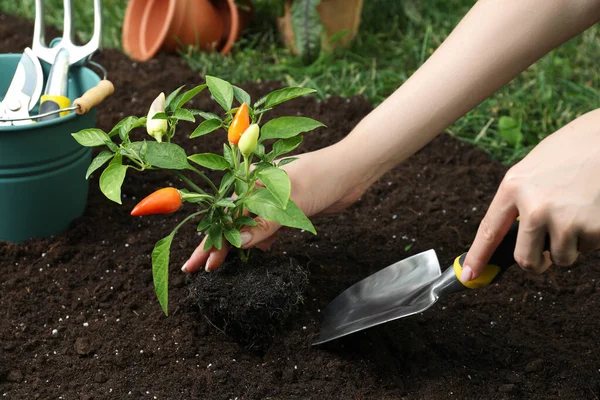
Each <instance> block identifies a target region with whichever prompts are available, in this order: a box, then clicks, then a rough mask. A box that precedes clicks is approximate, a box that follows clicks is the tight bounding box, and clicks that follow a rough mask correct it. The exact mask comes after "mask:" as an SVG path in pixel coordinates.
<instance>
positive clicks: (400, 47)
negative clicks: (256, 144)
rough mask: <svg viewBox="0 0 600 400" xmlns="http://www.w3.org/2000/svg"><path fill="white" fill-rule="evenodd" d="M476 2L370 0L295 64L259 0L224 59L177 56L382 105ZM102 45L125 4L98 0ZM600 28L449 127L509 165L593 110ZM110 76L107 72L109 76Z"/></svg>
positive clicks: (113, 37) (13, 8) (56, 3)
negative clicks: (343, 39) (328, 47)
mask: <svg viewBox="0 0 600 400" xmlns="http://www.w3.org/2000/svg"><path fill="white" fill-rule="evenodd" d="M474 2H475V1H474V0H369V1H366V2H365V5H364V9H363V13H362V21H361V27H360V31H359V34H358V36H357V38H356V40H355V41H354V43H353V45H352V46H351V47H350V48H348V49H343V50H338V51H336V52H334V53H333V54H324V55H322V56H321V57H320V58H319V59H318V60H317V61H316V62H315V63H313V64H311V65H309V66H305V65H302V64H301V63H300V62H299V61H298V60H297V59H296V58H295V57H293V56H292V55H291V54H290V52H289V51H288V50H287V49H285V48H284V47H283V46H282V44H281V42H280V39H279V35H278V32H277V29H276V27H275V19H274V15H273V14H272V13H271V9H272V7H270V6H269V4H268V0H257V1H256V3H257V4H256V7H257V8H256V13H255V18H254V20H253V21H252V24H251V26H250V27H249V28H248V29H247V30H246V31H245V33H244V36H243V38H242V39H241V40H240V41H239V42H238V43H237V45H236V47H235V48H234V50H233V51H232V53H231V54H230V55H228V56H221V55H219V54H214V53H213V54H207V53H200V52H195V51H193V50H191V49H190V50H189V51H186V52H184V53H182V54H181V56H182V57H184V58H185V59H186V61H187V62H188V63H189V65H190V67H191V68H193V69H196V70H198V71H199V72H200V73H201V74H206V73H209V74H213V75H217V76H220V77H222V78H223V79H227V80H230V81H232V82H236V83H244V82H248V81H259V80H272V79H275V80H280V81H282V82H284V83H285V84H288V85H302V86H307V87H313V88H315V89H317V90H318V95H319V96H321V97H327V96H329V95H341V96H353V95H363V96H365V97H366V98H367V99H368V100H369V101H370V102H372V104H373V105H377V104H379V103H380V102H381V101H382V100H383V99H385V98H386V97H387V96H388V95H389V94H391V93H392V92H393V91H394V90H395V89H397V88H398V87H399V86H400V85H401V84H402V83H403V82H404V81H405V80H406V79H407V78H408V77H409V76H410V75H411V74H412V73H413V72H414V71H415V70H416V69H417V68H418V67H419V66H420V65H421V64H422V63H423V62H424V61H425V60H426V59H427V57H428V56H429V55H431V54H432V53H433V51H434V50H435V48H437V46H439V45H440V44H441V43H442V41H443V40H444V39H445V38H446V37H447V36H448V34H449V33H450V32H451V31H452V29H453V28H454V26H456V24H457V23H458V22H459V21H460V19H461V18H462V17H463V16H464V15H465V13H466V12H467V11H468V10H469V8H470V7H471V6H472V5H473V4H474ZM103 5H104V8H103V15H104V43H103V44H104V47H115V48H120V36H121V26H122V21H123V16H124V13H125V8H126V5H127V2H126V1H124V0H104V1H103ZM74 8H75V9H74V15H75V19H76V28H77V29H78V32H79V33H80V36H81V38H82V39H83V40H85V39H87V38H89V35H90V34H91V31H92V24H93V7H92V1H91V0H85V1H84V0H77V1H76V2H74ZM45 11H46V23H47V24H53V25H56V26H59V27H60V26H62V1H61V0H45ZM0 12H5V13H9V14H15V15H20V16H24V17H26V18H29V19H33V17H34V14H35V0H21V1H19V2H16V1H14V0H0ZM598 60H600V30H599V28H598V26H595V27H592V28H591V29H589V30H588V31H586V32H585V33H584V34H582V35H580V36H579V37H577V38H574V39H572V40H571V41H569V42H568V43H566V44H564V45H563V46H561V47H560V48H558V49H556V50H555V51H553V52H551V53H550V54H548V55H547V56H545V57H543V58H542V59H541V60H540V61H538V62H537V63H535V64H534V65H533V66H531V67H530V68H529V69H527V70H526V71H525V72H524V73H522V74H521V75H520V76H519V77H517V78H516V79H515V80H514V81H513V82H511V83H510V84H508V85H507V86H506V87H504V88H503V89H501V90H500V91H498V92H497V93H496V94H495V95H493V96H492V97H490V98H489V99H487V100H486V101H485V102H483V103H482V104H481V105H479V106H478V107H476V108H475V109H473V110H472V111H470V112H469V113H468V114H467V115H465V116H464V117H463V118H461V119H460V120H459V121H457V122H456V123H455V124H453V125H452V126H451V127H450V128H449V129H448V133H450V134H452V135H454V136H456V137H459V138H461V139H463V140H466V141H468V142H470V143H473V144H475V145H477V146H479V147H482V148H483V149H485V150H486V151H487V152H489V154H490V155H491V156H492V157H493V158H495V159H497V160H501V161H503V162H506V163H512V162H514V161H516V160H518V159H520V158H521V157H523V156H524V155H525V154H526V153H527V152H528V151H529V150H530V149H531V148H532V147H533V146H535V145H536V144H537V143H538V142H539V141H540V140H541V139H543V138H544V137H545V136H547V135H549V134H551V133H552V132H554V131H555V130H557V129H559V128H560V127H562V126H563V125H565V124H566V123H568V122H569V121H571V120H573V119H574V118H576V117H577V116H579V115H581V114H583V113H585V112H587V111H590V110H592V109H595V108H598V107H600V91H599V90H598V88H599V87H600V68H598V62H597V61H598ZM109 73H110V71H109ZM502 117H512V118H513V119H514V120H517V121H519V133H520V137H522V140H514V136H513V135H511V134H510V133H511V132H513V133H514V130H513V131H510V132H507V131H506V130H501V129H500V128H499V121H500V120H501V118H502Z"/></svg>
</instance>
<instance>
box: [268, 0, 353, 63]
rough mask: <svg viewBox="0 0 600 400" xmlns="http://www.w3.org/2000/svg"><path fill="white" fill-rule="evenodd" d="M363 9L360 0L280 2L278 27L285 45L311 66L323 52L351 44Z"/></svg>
mask: <svg viewBox="0 0 600 400" xmlns="http://www.w3.org/2000/svg"><path fill="white" fill-rule="evenodd" d="M362 9H363V0H281V3H280V12H279V15H280V17H279V18H278V20H277V25H278V28H279V31H280V33H281V35H282V38H283V41H284V43H285V44H286V46H288V47H289V48H290V49H291V51H292V52H293V53H294V54H296V55H298V56H300V57H302V59H303V60H304V61H305V62H306V63H311V62H313V61H314V60H315V59H316V58H317V57H318V56H319V54H320V52H321V50H322V49H323V50H327V51H330V50H332V49H333V48H335V47H337V46H340V47H345V46H348V45H349V44H350V43H351V42H352V39H354V37H355V36H356V34H357V32H358V28H359V26H360V19H361V13H362Z"/></svg>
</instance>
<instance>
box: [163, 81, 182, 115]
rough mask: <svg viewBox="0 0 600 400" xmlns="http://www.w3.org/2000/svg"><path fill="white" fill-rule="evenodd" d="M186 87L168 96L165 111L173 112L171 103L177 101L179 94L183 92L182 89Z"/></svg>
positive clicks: (180, 87)
mask: <svg viewBox="0 0 600 400" xmlns="http://www.w3.org/2000/svg"><path fill="white" fill-rule="evenodd" d="M184 87H185V85H182V86H179V87H178V88H177V89H175V90H174V91H172V92H171V93H170V94H169V95H168V96H167V99H166V100H165V110H171V111H173V108H172V107H171V103H173V100H175V98H176V97H177V95H178V94H179V92H181V89H183V88H184ZM173 105H174V104H173Z"/></svg>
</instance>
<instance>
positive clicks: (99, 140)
mask: <svg viewBox="0 0 600 400" xmlns="http://www.w3.org/2000/svg"><path fill="white" fill-rule="evenodd" d="M71 136H73V138H75V140H76V141H77V143H79V144H80V145H82V146H85V147H95V146H103V145H105V144H106V142H111V140H110V136H108V135H107V134H106V132H104V131H103V130H102V129H97V128H89V129H83V130H80V131H79V132H76V133H72V134H71Z"/></svg>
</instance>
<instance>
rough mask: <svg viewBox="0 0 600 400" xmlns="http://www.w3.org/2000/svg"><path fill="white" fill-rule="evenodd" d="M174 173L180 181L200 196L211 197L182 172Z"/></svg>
mask: <svg viewBox="0 0 600 400" xmlns="http://www.w3.org/2000/svg"><path fill="white" fill-rule="evenodd" d="M174 173H175V175H177V177H179V179H181V180H182V181H184V182H185V183H186V184H187V185H188V186H189V187H190V189H192V190H195V191H196V192H198V193H200V194H205V195H207V196H210V195H209V194H208V193H206V192H205V191H204V190H202V189H200V188H199V187H198V186H197V185H196V184H195V183H194V182H192V181H191V180H190V179H189V178H188V177H187V176H185V175H183V174H182V173H181V172H179V171H174ZM211 197H212V196H211Z"/></svg>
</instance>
